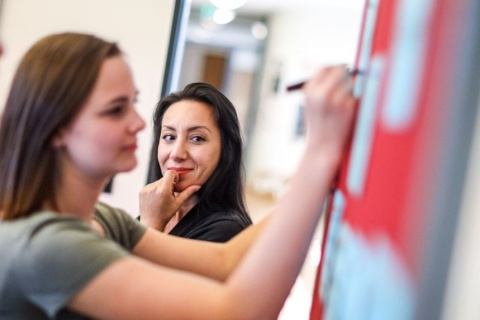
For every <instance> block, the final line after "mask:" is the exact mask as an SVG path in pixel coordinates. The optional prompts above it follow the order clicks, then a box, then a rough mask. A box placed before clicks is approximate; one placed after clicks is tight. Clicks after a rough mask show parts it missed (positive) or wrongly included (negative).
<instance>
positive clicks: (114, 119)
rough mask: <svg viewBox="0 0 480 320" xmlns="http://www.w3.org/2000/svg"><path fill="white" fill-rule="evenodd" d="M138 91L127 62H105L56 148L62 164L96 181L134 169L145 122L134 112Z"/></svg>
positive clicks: (62, 133) (116, 59) (117, 58)
mask: <svg viewBox="0 0 480 320" xmlns="http://www.w3.org/2000/svg"><path fill="white" fill-rule="evenodd" d="M136 97H137V90H136V88H135V85H134V83H133V78H132V74H131V71H130V68H129V67H128V65H127V63H126V62H125V60H124V59H123V58H122V57H120V56H117V57H112V58H108V59H107V60H105V62H103V65H102V67H101V70H100V73H99V76H98V78H97V81H96V83H95V86H94V88H93V91H92V93H91V94H90V96H89V97H88V99H87V101H86V103H85V104H84V105H83V106H82V109H81V111H80V113H79V114H78V115H77V116H76V118H75V119H74V121H73V122H72V123H71V124H70V125H68V126H67V127H66V128H64V129H62V130H61V131H60V132H59V133H58V135H57V136H56V137H55V139H54V142H53V143H54V145H55V146H56V147H58V148H61V149H62V150H64V152H63V153H62V157H63V158H62V159H63V160H64V162H63V163H66V164H67V170H68V168H74V169H75V170H77V171H80V172H81V173H82V174H84V175H87V176H89V177H94V178H102V179H104V178H108V177H109V176H112V175H114V174H116V173H119V172H124V171H129V170H132V169H133V168H134V167H135V166H136V164H137V159H136V156H135V150H136V148H137V133H138V132H139V131H140V130H142V129H143V128H144V127H145V122H144V121H143V120H142V119H141V118H140V116H139V115H138V114H137V112H136V111H135V109H134V103H135V101H136Z"/></svg>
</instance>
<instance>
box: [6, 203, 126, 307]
mask: <svg viewBox="0 0 480 320" xmlns="http://www.w3.org/2000/svg"><path fill="white" fill-rule="evenodd" d="M0 230H1V232H0V234H2V243H0V255H2V257H3V258H6V259H7V261H9V263H8V265H4V266H3V267H2V268H0V271H1V270H3V271H1V272H0V273H1V275H0V276H6V275H8V276H9V277H8V279H11V280H8V281H10V282H11V284H10V285H9V284H8V281H7V282H5V283H4V285H5V287H4V288H10V289H12V288H14V289H12V291H11V294H12V295H14V296H15V297H17V298H18V299H19V300H20V299H23V300H25V301H30V302H31V303H33V304H35V305H37V306H39V307H40V308H41V309H43V310H44V311H45V312H47V313H48V314H50V315H53V314H55V313H56V312H57V311H58V310H59V309H60V308H62V307H63V306H64V305H65V303H66V302H67V301H68V300H69V299H70V298H71V297H72V296H73V295H74V294H75V293H76V292H78V290H80V289H81V288H82V287H83V286H84V285H85V284H86V283H87V282H88V281H90V280H91V279H92V278H93V277H95V276H96V275H97V274H98V273H99V272H100V271H101V270H103V269H104V268H105V267H107V266H108V265H110V264H111V263H113V262H114V261H117V260H118V259H120V258H123V257H125V256H126V255H127V254H128V252H127V251H125V250H123V249H122V248H121V247H120V246H118V245H116V244H115V243H114V242H112V241H110V240H108V239H105V238H103V237H101V236H99V235H97V234H96V233H95V232H94V231H93V230H92V228H91V227H90V225H89V224H87V223H85V222H84V221H82V220H80V219H78V218H75V217H69V216H64V215H59V214H56V213H52V212H41V213H37V214H35V215H33V216H30V217H27V218H22V219H18V220H16V221H12V222H2V223H1V224H0ZM86 262H88V263H86Z"/></svg>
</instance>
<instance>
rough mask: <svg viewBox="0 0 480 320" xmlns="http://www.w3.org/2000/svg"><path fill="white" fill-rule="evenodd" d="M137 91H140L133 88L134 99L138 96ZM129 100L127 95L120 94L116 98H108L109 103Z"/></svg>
mask: <svg viewBox="0 0 480 320" xmlns="http://www.w3.org/2000/svg"><path fill="white" fill-rule="evenodd" d="M139 93H140V92H139V91H138V90H135V96H134V100H136V99H137V98H138V95H139ZM129 100H130V98H129V97H128V96H120V97H116V98H114V99H112V100H110V101H109V102H108V103H109V104H115V103H127V102H128V101H129Z"/></svg>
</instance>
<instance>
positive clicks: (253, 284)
mask: <svg viewBox="0 0 480 320" xmlns="http://www.w3.org/2000/svg"><path fill="white" fill-rule="evenodd" d="M305 91H306V96H307V99H306V109H305V110H306V121H307V144H306V149H305V152H304V155H303V157H302V159H301V161H300V165H299V169H298V170H297V172H296V174H295V175H294V176H293V178H292V180H291V183H290V186H289V188H288V190H287V192H286V193H285V194H284V196H283V197H282V198H281V199H280V201H279V202H278V204H277V205H276V207H275V209H274V214H272V215H271V217H270V221H269V222H268V223H265V224H263V225H261V226H260V227H258V228H257V229H255V228H251V229H249V230H250V232H251V234H250V236H249V235H248V232H249V231H245V232H247V235H246V236H244V237H237V238H235V240H232V242H229V243H227V244H225V248H227V249H220V248H216V247H215V246H211V245H210V244H206V243H205V244H204V245H202V246H200V245H199V246H197V245H196V244H195V245H194V244H193V243H192V244H186V245H184V244H182V243H181V242H178V247H176V248H175V249H176V250H178V251H177V252H176V254H178V255H181V256H183V257H182V258H178V261H174V262H171V263H172V266H174V267H175V268H177V269H184V270H193V269H195V267H194V266H192V264H195V263H199V264H200V265H202V267H201V268H200V269H201V270H196V271H195V272H197V273H200V274H205V275H208V276H209V277H212V278H217V279H222V278H225V277H226V281H224V282H219V281H215V280H212V279H210V278H208V277H203V276H201V275H195V274H192V273H186V272H184V271H179V270H173V269H171V268H166V267H163V266H158V265H155V264H153V263H150V262H147V261H146V260H144V259H139V258H135V257H128V258H124V259H122V260H120V261H118V262H116V263H114V264H113V265H111V266H109V267H107V268H106V269H105V270H104V271H103V272H102V273H100V274H99V275H98V276H97V277H96V278H95V279H94V280H93V281H92V282H91V283H89V284H88V285H87V286H86V287H85V288H84V289H83V290H82V291H81V292H80V293H79V294H78V295H77V296H76V297H75V298H74V299H73V300H72V301H71V303H70V304H69V306H70V307H71V308H72V309H75V310H78V311H81V312H84V313H86V314H89V315H91V316H94V317H98V318H103V319H131V318H142V319H158V318H171V319H227V318H228V319H275V318H276V317H277V316H278V313H279V312H280V310H281V307H282V305H283V303H284V301H285V299H286V298H287V296H288V293H289V292H290V290H291V288H292V286H293V284H294V282H295V279H296V277H297V275H298V273H299V271H300V269H301V266H302V263H303V261H304V258H305V255H306V253H307V250H308V247H309V244H310V241H311V238H312V236H313V234H314V231H315V227H316V225H317V223H318V220H319V217H320V213H321V208H322V205H323V202H324V199H325V197H326V195H327V193H328V191H329V187H330V183H331V181H332V179H333V177H334V176H335V174H336V171H337V169H338V165H339V163H340V159H341V155H342V153H343V149H344V144H345V141H346V139H347V136H348V134H349V133H350V127H351V123H352V118H353V114H354V110H353V109H354V100H353V98H352V97H351V95H350V91H351V84H350V83H349V81H348V80H347V79H346V78H345V70H344V69H343V68H340V67H338V68H328V69H325V70H323V71H321V72H320V73H319V74H318V75H317V76H316V77H315V78H314V79H312V80H311V81H310V82H309V83H307V85H306V86H305ZM294 213H295V216H294V217H292V214H294ZM262 228H263V230H262V232H261V233H260V234H258V236H257V232H256V230H257V231H260V229H262ZM251 230H253V231H251ZM146 236H150V235H148V234H147V235H146ZM154 236H157V235H154ZM254 239H255V241H253V240H254ZM143 240H145V239H142V240H141V241H143ZM145 241H147V240H145ZM164 242H165V243H167V242H170V241H164ZM252 242H254V243H253V245H251V248H250V249H248V248H249V247H250V244H251V243H252ZM170 244H171V242H170ZM144 245H145V246H148V243H143V244H142V243H139V244H138V245H137V247H138V248H135V250H136V251H137V250H139V251H140V253H141V254H144V252H143V250H142V248H141V247H140V246H144ZM202 248H204V249H202ZM228 248H229V250H230V251H232V252H233V251H238V252H240V253H241V252H243V254H242V253H241V254H238V255H235V254H232V255H231V256H230V257H235V256H236V257H237V260H235V259H232V260H231V261H232V262H231V266H228V265H229V263H226V264H225V265H226V267H222V268H219V269H216V268H215V267H214V266H213V265H215V264H216V263H220V264H222V263H223V262H222V261H225V260H224V258H223V257H222V255H224V254H225V255H229V254H230V253H226V252H227V250H228ZM192 249H198V250H205V251H203V252H202V254H198V255H197V253H193V252H192V251H193V250H192ZM247 249H248V250H247ZM147 251H148V250H147ZM185 251H188V252H185ZM188 254H192V255H194V256H195V258H194V259H191V260H189V258H188V257H185V256H186V255H188ZM167 256H169V257H170V258H172V257H174V254H173V253H172V252H170V253H167ZM242 256H244V257H243V258H242ZM217 257H218V260H217ZM172 259H174V258H172ZM183 259H187V260H188V262H183ZM193 260H196V261H195V262H194V261H193ZM182 263H184V265H182ZM164 264H165V262H164ZM221 270H227V271H221ZM228 270H230V271H228ZM210 272H212V274H210ZM220 272H226V273H225V274H223V275H222V276H219V274H220ZM260 279H261V281H260Z"/></svg>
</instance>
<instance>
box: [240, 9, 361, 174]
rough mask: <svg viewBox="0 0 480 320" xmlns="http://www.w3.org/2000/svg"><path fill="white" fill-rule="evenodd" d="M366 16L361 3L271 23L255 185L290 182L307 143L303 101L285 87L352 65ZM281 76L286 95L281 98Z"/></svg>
mask: <svg viewBox="0 0 480 320" xmlns="http://www.w3.org/2000/svg"><path fill="white" fill-rule="evenodd" d="M362 13H363V1H358V6H352V5H351V3H350V4H349V6H342V5H321V4H318V5H312V6H310V7H302V8H298V9H290V10H288V11H285V12H278V13H276V14H274V15H273V16H272V17H271V19H270V23H269V30H270V31H269V39H268V43H267V53H266V55H267V56H266V59H265V61H266V65H265V73H264V76H263V83H262V85H261V92H262V93H261V98H260V105H259V111H258V114H257V120H256V124H255V129H254V134H253V135H252V139H251V141H250V142H249V143H250V145H249V153H248V154H249V158H248V161H247V174H248V181H249V182H252V181H254V180H255V177H259V176H262V177H266V176H271V175H273V176H276V178H278V179H279V180H285V179H288V177H289V175H290V173H291V172H292V171H293V169H294V168H295V167H296V165H297V162H298V157H299V156H300V153H301V151H302V149H303V139H301V138H300V139H298V138H295V134H294V132H295V124H296V120H297V119H298V105H299V104H301V103H302V97H303V96H302V95H301V94H300V93H286V92H285V86H286V85H288V84H291V83H294V82H296V81H297V80H305V79H306V78H308V77H309V76H311V74H312V72H313V71H314V70H317V69H318V68H319V67H320V66H322V65H328V64H336V63H348V64H350V65H352V64H353V63H354V61H355V55H356V50H357V45H358V36H359V34H360V26H361V18H362ZM277 74H279V76H280V90H279V92H277V93H275V92H273V91H272V86H273V82H274V80H275V77H276V75H277ZM253 183H254V182H253Z"/></svg>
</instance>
